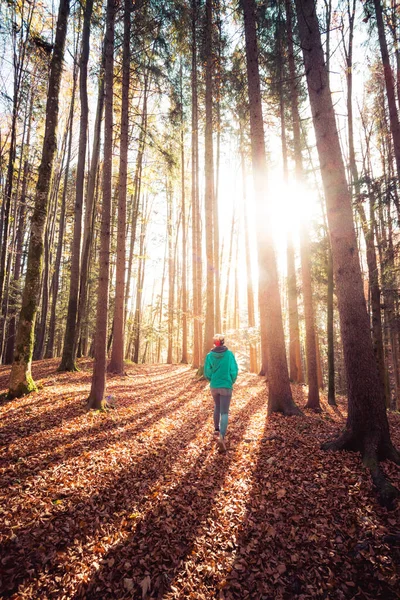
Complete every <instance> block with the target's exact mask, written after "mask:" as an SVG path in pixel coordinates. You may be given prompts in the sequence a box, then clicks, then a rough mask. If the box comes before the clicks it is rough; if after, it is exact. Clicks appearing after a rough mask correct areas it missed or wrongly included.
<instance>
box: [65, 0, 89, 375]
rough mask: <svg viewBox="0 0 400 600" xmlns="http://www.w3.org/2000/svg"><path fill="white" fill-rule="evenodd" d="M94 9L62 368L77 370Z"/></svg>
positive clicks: (85, 45) (83, 84)
mask: <svg viewBox="0 0 400 600" xmlns="http://www.w3.org/2000/svg"><path fill="white" fill-rule="evenodd" d="M92 11H93V0H86V4H85V16H84V19H83V32H82V52H81V58H80V64H79V95H80V101H81V118H80V126H79V149H78V165H77V168H76V188H75V210H74V237H73V243H72V256H71V278H70V284H69V299H68V313H67V324H66V328H65V336H64V347H63V355H62V359H61V363H60V366H59V368H58V370H59V371H76V370H77V367H76V364H75V359H76V345H77V341H78V340H77V331H76V317H77V312H78V298H79V281H80V267H81V237H82V212H83V191H84V183H85V162H86V146H87V132H88V117H89V105H88V92H87V67H88V61H89V51H90V43H89V41H90V25H91V19H92Z"/></svg>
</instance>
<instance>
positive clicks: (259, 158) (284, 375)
mask: <svg viewBox="0 0 400 600" xmlns="http://www.w3.org/2000/svg"><path fill="white" fill-rule="evenodd" d="M243 9H244V27H245V43H246V64H247V78H248V94H249V102H250V137H251V154H252V163H253V180H254V189H255V197H256V203H257V246H258V264H259V298H260V305H263V304H265V306H266V315H265V318H266V329H267V345H268V383H269V398H268V413H269V414H270V413H272V412H277V411H279V412H283V413H284V414H287V415H289V414H300V412H301V411H300V410H299V408H298V407H297V406H296V405H295V403H294V402H293V398H292V392H291V389H290V382H289V372H288V367H287V361H286V349H285V339H284V333H283V324H282V311H281V300H280V296H279V286H278V273H277V267H276V259H275V250H274V247H273V242H272V231H271V225H270V219H269V214H268V213H269V211H268V204H267V203H266V201H265V197H264V195H265V192H266V181H265V179H266V177H265V175H266V172H267V161H266V155H265V140H264V123H263V114H262V106H261V89H260V74H259V68H258V48H257V36H256V19H255V2H254V0H244V2H243ZM271 201H272V200H271V199H270V200H269V202H271ZM265 229H267V231H266V232H265ZM261 316H263V315H262V314H261Z"/></svg>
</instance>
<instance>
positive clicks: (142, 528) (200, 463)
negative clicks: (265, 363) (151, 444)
mask: <svg viewBox="0 0 400 600" xmlns="http://www.w3.org/2000/svg"><path fill="white" fill-rule="evenodd" d="M265 403H266V395H265V394H264V393H262V394H260V395H258V396H253V397H252V398H251V399H250V400H249V402H248V403H247V404H246V405H245V406H244V408H242V409H241V410H240V411H238V413H237V414H236V415H235V417H234V418H233V419H232V420H231V423H230V426H229V437H230V439H231V440H232V445H233V440H234V443H235V445H236V444H239V442H240V440H241V438H242V437H243V435H244V434H245V431H246V428H247V426H248V425H249V423H250V421H251V417H252V415H253V414H254V413H255V412H256V411H258V410H260V408H262V407H263V406H264V404H265ZM194 422H195V421H194ZM196 426H197V425H196ZM234 459H235V451H234V449H232V450H230V451H228V453H227V454H225V455H221V454H219V453H218V452H217V451H216V450H215V449H213V448H212V447H210V443H208V444H207V445H206V447H205V448H204V449H202V450H201V452H200V454H199V455H198V457H197V458H196V460H195V462H194V464H193V465H192V466H191V468H190V469H189V471H187V472H186V473H185V474H184V475H183V476H182V477H181V478H180V479H179V480H178V481H177V484H176V485H174V486H173V487H171V488H170V489H168V491H166V493H164V494H162V495H161V496H160V497H159V498H158V499H157V500H156V499H155V500H154V502H153V503H151V504H150V506H149V510H148V512H147V513H146V514H145V515H144V517H143V518H139V519H138V521H137V523H135V524H134V526H133V527H132V529H134V531H133V532H132V533H128V536H127V537H126V539H124V540H123V542H122V543H119V544H117V545H115V546H114V547H113V548H112V549H111V550H109V551H108V552H107V553H106V554H105V555H104V556H103V558H102V561H101V565H100V567H99V569H98V570H97V571H95V572H94V574H93V576H92V579H91V580H90V581H89V582H88V583H87V584H82V585H81V586H80V588H79V589H78V590H77V592H76V594H75V595H74V599H78V598H87V599H89V598H91V599H95V598H123V597H131V596H132V594H134V597H141V589H140V587H139V584H140V582H141V581H142V580H143V579H144V578H145V577H146V575H149V576H150V577H151V581H152V587H151V597H157V598H163V597H164V596H165V597H166V595H167V594H168V592H169V591H170V590H171V586H172V583H173V580H174V577H175V575H176V573H177V572H178V570H179V568H180V567H181V566H182V564H183V562H184V560H185V558H186V557H187V556H188V555H189V554H190V552H191V549H192V548H193V544H194V542H195V540H196V535H197V532H198V529H199V528H202V527H203V526H204V524H205V523H206V520H207V517H208V515H209V514H210V512H211V510H212V508H213V503H214V500H215V498H216V496H217V494H218V492H219V491H220V490H221V488H222V487H223V485H224V480H225V476H226V473H227V471H228V469H229V466H230V464H231V462H232V461H233V460H234ZM127 565H129V566H128V574H127ZM125 579H128V581H129V582H132V585H133V586H134V587H133V589H132V592H131V593H129V591H128V592H127V589H126V581H125Z"/></svg>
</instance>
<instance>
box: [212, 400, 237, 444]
mask: <svg viewBox="0 0 400 600" xmlns="http://www.w3.org/2000/svg"><path fill="white" fill-rule="evenodd" d="M210 390H211V395H212V397H213V398H214V427H215V429H216V431H218V430H219V431H220V433H221V435H222V437H225V434H226V429H227V427H228V413H229V405H230V403H231V398H232V390H230V389H229V388H210Z"/></svg>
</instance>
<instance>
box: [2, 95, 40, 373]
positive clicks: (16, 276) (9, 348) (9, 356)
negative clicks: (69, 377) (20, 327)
mask: <svg viewBox="0 0 400 600" xmlns="http://www.w3.org/2000/svg"><path fill="white" fill-rule="evenodd" d="M33 100H34V92H33V91H32V92H31V97H30V103H29V114H28V130H27V135H26V144H25V147H26V148H27V149H28V150H27V156H26V158H25V161H24V167H23V175H22V184H21V196H20V198H19V200H18V205H19V214H18V227H17V231H16V235H15V262H14V271H13V289H14V290H15V291H14V292H11V309H10V321H9V324H8V336H7V341H6V348H5V356H4V363H5V364H6V365H10V364H11V363H12V361H13V356H14V344H15V330H16V324H17V323H16V313H17V308H16V302H17V295H19V292H18V291H17V290H16V288H17V286H18V282H19V280H20V277H21V272H22V269H21V267H22V250H23V243H24V234H25V221H26V198H27V190H28V183H29V177H30V171H31V163H30V161H29V158H28V153H29V148H30V139H31V129H32V116H33Z"/></svg>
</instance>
